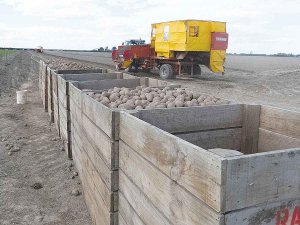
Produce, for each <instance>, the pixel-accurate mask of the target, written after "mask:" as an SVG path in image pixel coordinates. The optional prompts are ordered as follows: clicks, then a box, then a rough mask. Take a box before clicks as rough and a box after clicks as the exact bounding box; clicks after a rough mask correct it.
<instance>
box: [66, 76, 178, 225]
mask: <svg viewBox="0 0 300 225" xmlns="http://www.w3.org/2000/svg"><path fill="white" fill-rule="evenodd" d="M76 76H77V75H76ZM125 76H126V78H128V79H111V80H102V81H80V82H71V83H69V95H70V114H71V136H72V141H71V143H72V153H73V160H74V162H75V165H76V167H78V168H80V171H81V172H80V174H79V175H80V178H81V180H82V184H83V190H84V196H85V201H86V203H87V205H88V208H89V212H90V214H91V216H92V218H93V221H94V223H95V224H103V225H104V224H111V225H114V224H118V188H119V185H118V182H119V170H118V168H119V160H118V157H119V114H120V110H118V109H110V108H107V107H106V106H104V105H103V104H101V103H100V102H97V101H96V100H94V99H93V98H91V97H90V96H89V95H87V94H86V93H85V92H84V91H82V90H81V89H89V90H94V91H97V92H101V91H102V90H105V89H109V88H113V87H128V88H135V87H136V86H140V85H142V84H146V85H147V84H148V78H136V77H130V76H131V75H128V76H127V75H125ZM123 77H124V74H123ZM66 78H67V77H66ZM72 79H73V77H72ZM168 84H171V83H168ZM176 87H177V86H176ZM135 112H136V111H134V110H133V111H132V113H135Z"/></svg>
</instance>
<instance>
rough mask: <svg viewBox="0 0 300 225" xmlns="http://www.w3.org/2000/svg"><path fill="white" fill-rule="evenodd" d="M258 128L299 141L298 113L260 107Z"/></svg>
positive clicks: (299, 119) (299, 120) (299, 117)
mask: <svg viewBox="0 0 300 225" xmlns="http://www.w3.org/2000/svg"><path fill="white" fill-rule="evenodd" d="M260 128H263V129H265V130H269V131H273V132H275V133H279V134H283V135H286V136H290V137H293V138H298V139H300V112H295V111H290V110H284V109H279V108H275V107H271V106H262V107H261V114H260Z"/></svg>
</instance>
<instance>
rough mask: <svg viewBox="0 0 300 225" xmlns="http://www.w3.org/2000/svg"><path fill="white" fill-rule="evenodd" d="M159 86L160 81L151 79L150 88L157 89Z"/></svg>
mask: <svg viewBox="0 0 300 225" xmlns="http://www.w3.org/2000/svg"><path fill="white" fill-rule="evenodd" d="M157 86H158V80H157V79H153V78H149V87H157Z"/></svg>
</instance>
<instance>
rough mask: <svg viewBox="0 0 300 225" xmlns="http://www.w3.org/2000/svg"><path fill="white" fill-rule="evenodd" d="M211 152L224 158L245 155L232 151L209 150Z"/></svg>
mask: <svg viewBox="0 0 300 225" xmlns="http://www.w3.org/2000/svg"><path fill="white" fill-rule="evenodd" d="M208 151H209V152H212V153H215V154H217V155H219V156H221V157H223V158H228V157H234V156H239V155H244V154H243V153H241V152H239V151H235V150H230V149H222V148H214V149H208Z"/></svg>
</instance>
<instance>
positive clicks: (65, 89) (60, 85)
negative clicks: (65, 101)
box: [57, 75, 69, 95]
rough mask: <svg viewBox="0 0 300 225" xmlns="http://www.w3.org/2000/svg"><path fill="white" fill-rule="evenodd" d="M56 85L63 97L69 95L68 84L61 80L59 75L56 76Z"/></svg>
mask: <svg viewBox="0 0 300 225" xmlns="http://www.w3.org/2000/svg"><path fill="white" fill-rule="evenodd" d="M57 85H58V88H59V89H60V90H61V91H62V92H63V93H64V94H65V95H69V82H68V81H66V80H65V79H64V78H62V77H61V75H58V76H57Z"/></svg>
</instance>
